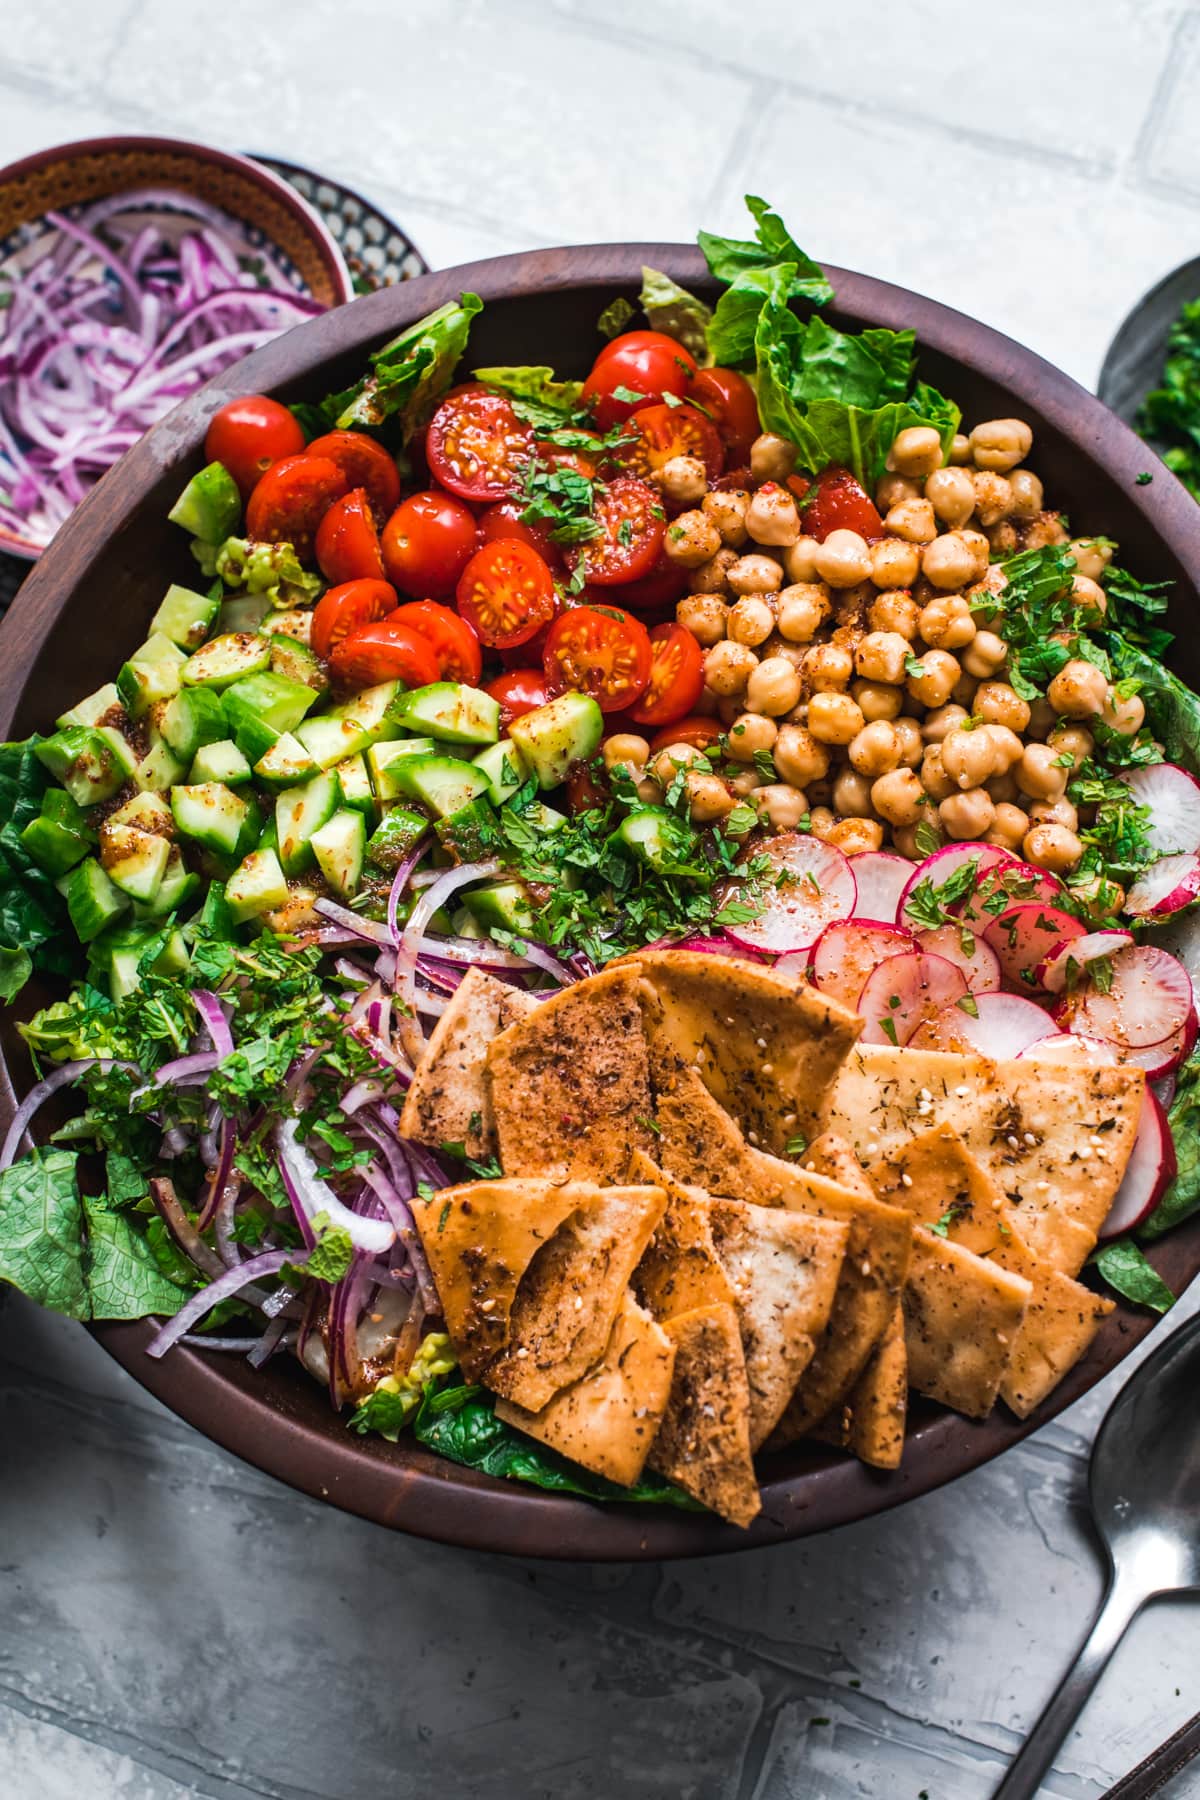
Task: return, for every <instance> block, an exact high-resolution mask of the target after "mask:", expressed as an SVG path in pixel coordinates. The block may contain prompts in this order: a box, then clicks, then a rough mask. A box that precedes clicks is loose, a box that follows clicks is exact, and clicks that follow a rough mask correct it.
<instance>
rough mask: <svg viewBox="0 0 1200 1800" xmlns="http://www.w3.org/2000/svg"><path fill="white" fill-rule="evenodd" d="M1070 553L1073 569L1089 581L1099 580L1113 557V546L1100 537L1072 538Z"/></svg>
mask: <svg viewBox="0 0 1200 1800" xmlns="http://www.w3.org/2000/svg"><path fill="white" fill-rule="evenodd" d="M1071 555H1072V556H1073V557H1074V558H1075V569H1076V572H1077V573H1078V574H1080V575H1086V576H1087V578H1088V580H1089V581H1099V579H1100V577H1101V576H1102V575H1103V573H1104V571H1105V569H1107V567H1108V565H1109V563H1110V562H1111V561H1112V558H1113V546H1112V545H1111V544H1106V543H1104V542H1103V541H1102V540H1101V539H1100V538H1072V540H1071Z"/></svg>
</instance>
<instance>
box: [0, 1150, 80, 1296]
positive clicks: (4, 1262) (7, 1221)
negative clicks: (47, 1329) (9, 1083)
mask: <svg viewBox="0 0 1200 1800" xmlns="http://www.w3.org/2000/svg"><path fill="white" fill-rule="evenodd" d="M77 1161H78V1158H77V1157H76V1156H75V1155H74V1153H73V1152H72V1151H69V1150H37V1151H35V1152H34V1153H33V1155H32V1156H26V1157H23V1158H22V1160H21V1161H20V1162H18V1163H14V1165H13V1167H12V1168H11V1169H7V1170H6V1171H5V1173H4V1174H3V1175H0V1281H7V1282H11V1284H12V1286H13V1287H15V1288H19V1289H20V1291H21V1292H22V1293H23V1294H27V1295H28V1296H29V1298H30V1299H31V1300H35V1301H36V1302H37V1304H38V1305H39V1306H48V1307H50V1308H51V1309H52V1311H54V1312H60V1313H65V1314H66V1315H67V1317H68V1318H69V1319H90V1318H91V1316H92V1308H91V1303H90V1301H89V1299H88V1290H87V1282H86V1280H85V1276H84V1245H83V1207H82V1203H81V1201H80V1198H79V1188H78V1184H77V1182H76V1178H75V1168H76V1163H77Z"/></svg>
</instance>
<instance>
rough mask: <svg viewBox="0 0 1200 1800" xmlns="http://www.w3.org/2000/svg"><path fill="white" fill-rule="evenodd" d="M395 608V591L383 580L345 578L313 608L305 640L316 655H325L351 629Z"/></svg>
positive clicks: (330, 652) (379, 617)
mask: <svg viewBox="0 0 1200 1800" xmlns="http://www.w3.org/2000/svg"><path fill="white" fill-rule="evenodd" d="M395 610H396V590H395V588H394V587H393V586H392V585H391V583H390V582H387V581H346V582H343V583H342V584H341V585H340V586H339V587H331V588H329V589H328V590H327V591H326V592H325V593H324V594H322V595H321V598H320V599H319V600H318V601H317V604H316V606H315V607H314V608H313V616H312V630H311V631H310V633H309V640H308V641H309V643H310V644H311V645H312V647H313V649H314V650H315V651H316V653H317V655H318V656H323V657H328V656H329V655H331V654H332V652H333V651H334V650H335V649H336V647H337V646H338V644H340V643H341V641H342V639H343V638H344V637H349V635H350V633H351V632H352V631H357V630H358V628H359V626H360V625H370V624H371V623H372V622H373V621H374V620H375V619H386V618H387V616H388V614H389V613H393V612H395Z"/></svg>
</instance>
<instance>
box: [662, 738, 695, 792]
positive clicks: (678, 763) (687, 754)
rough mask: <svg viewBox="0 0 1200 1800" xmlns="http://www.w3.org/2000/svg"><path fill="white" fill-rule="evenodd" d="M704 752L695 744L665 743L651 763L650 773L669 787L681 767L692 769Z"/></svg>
mask: <svg viewBox="0 0 1200 1800" xmlns="http://www.w3.org/2000/svg"><path fill="white" fill-rule="evenodd" d="M703 754H704V753H703V751H701V750H697V749H696V748H695V746H694V745H693V744H664V746H663V748H662V749H661V750H660V751H659V752H658V754H657V756H656V757H655V758H654V761H653V762H652V763H651V764H650V774H651V776H652V777H653V779H654V780H655V781H657V782H658V784H659V786H660V787H664V788H669V787H670V785H671V783H672V782H673V781H674V779H675V777H676V775H678V773H679V771H680V769H690V768H691V766H692V764H693V763H694V762H696V761H698V760H699V759H700V758H701V757H702V756H703Z"/></svg>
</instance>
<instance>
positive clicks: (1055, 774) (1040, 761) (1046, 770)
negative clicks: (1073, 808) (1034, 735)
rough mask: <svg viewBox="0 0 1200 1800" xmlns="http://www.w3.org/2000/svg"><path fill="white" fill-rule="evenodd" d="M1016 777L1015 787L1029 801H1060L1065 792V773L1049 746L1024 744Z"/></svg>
mask: <svg viewBox="0 0 1200 1800" xmlns="http://www.w3.org/2000/svg"><path fill="white" fill-rule="evenodd" d="M1016 776H1017V786H1018V787H1019V788H1020V790H1021V792H1022V793H1023V794H1027V795H1028V796H1029V798H1030V799H1031V800H1060V799H1061V798H1062V796H1063V795H1064V794H1065V793H1066V791H1067V771H1066V769H1064V768H1062V767H1061V766H1060V765H1059V763H1058V758H1057V753H1056V752H1055V751H1054V750H1052V749H1051V748H1050V746H1049V744H1026V746H1025V748H1024V750H1023V751H1022V752H1021V760H1020V763H1019V764H1018V765H1017V769H1016Z"/></svg>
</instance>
